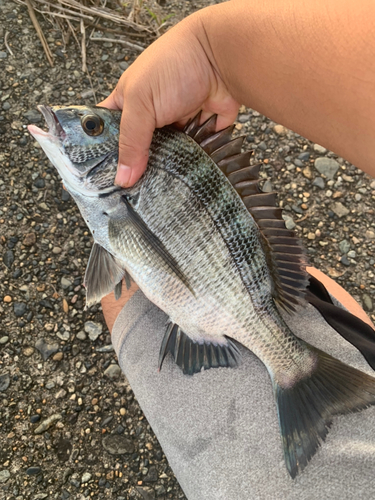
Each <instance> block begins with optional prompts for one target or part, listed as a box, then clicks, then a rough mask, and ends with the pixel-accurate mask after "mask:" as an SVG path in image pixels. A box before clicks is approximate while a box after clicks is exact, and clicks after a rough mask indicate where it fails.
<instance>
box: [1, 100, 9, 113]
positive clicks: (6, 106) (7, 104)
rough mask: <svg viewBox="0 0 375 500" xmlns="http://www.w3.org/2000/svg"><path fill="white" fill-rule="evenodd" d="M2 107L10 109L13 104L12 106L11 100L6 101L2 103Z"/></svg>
mask: <svg viewBox="0 0 375 500" xmlns="http://www.w3.org/2000/svg"><path fill="white" fill-rule="evenodd" d="M2 108H3V110H4V111H9V110H10V108H11V106H10V102H9V101H5V102H4V103H3V105H2Z"/></svg>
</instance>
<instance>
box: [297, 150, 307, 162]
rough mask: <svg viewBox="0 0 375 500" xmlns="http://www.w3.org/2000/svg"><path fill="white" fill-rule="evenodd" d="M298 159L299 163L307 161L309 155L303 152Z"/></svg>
mask: <svg viewBox="0 0 375 500" xmlns="http://www.w3.org/2000/svg"><path fill="white" fill-rule="evenodd" d="M298 159H299V160H301V161H307V160H309V159H310V153H309V152H308V151H304V152H303V153H301V154H299V155H298Z"/></svg>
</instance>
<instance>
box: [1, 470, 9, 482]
mask: <svg viewBox="0 0 375 500" xmlns="http://www.w3.org/2000/svg"><path fill="white" fill-rule="evenodd" d="M9 478H10V472H9V471H8V470H7V469H3V470H0V483H5V482H6V481H8V479H9Z"/></svg>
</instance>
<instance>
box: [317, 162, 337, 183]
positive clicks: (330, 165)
mask: <svg viewBox="0 0 375 500" xmlns="http://www.w3.org/2000/svg"><path fill="white" fill-rule="evenodd" d="M314 166H315V168H316V169H317V171H318V172H319V173H321V174H322V175H325V176H326V178H327V179H333V178H334V176H335V174H336V172H337V171H338V169H339V167H340V165H339V164H338V163H337V161H336V160H333V159H332V158H326V157H324V158H317V159H316V160H315V162H314Z"/></svg>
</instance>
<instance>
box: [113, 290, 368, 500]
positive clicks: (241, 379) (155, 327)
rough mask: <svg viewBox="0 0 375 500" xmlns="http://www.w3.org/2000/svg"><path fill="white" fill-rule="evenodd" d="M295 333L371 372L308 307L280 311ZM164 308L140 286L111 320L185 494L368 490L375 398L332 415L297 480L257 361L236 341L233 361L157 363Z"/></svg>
mask: <svg viewBox="0 0 375 500" xmlns="http://www.w3.org/2000/svg"><path fill="white" fill-rule="evenodd" d="M285 319H286V320H287V322H288V324H289V326H290V328H291V329H292V331H293V332H294V333H295V334H296V335H298V336H299V337H300V338H302V339H304V340H306V341H307V342H310V343H311V344H313V345H314V346H316V347H318V348H320V349H322V350H324V351H326V352H327V353H329V354H331V355H332V356H334V357H336V358H339V359H340V360H341V361H344V362H345V363H348V364H350V365H352V366H354V367H356V368H358V369H360V370H363V371H365V372H367V373H369V374H370V375H374V372H373V371H372V370H371V368H369V366H368V365H367V363H366V362H365V360H364V359H363V357H362V355H361V354H360V353H359V351H357V349H355V348H354V347H353V346H351V345H350V344H349V343H348V342H346V341H345V340H343V339H342V338H341V337H340V335H338V334H337V333H336V332H335V331H334V330H332V329H331V328H330V327H329V326H328V325H327V324H326V323H325V321H324V320H323V319H322V317H321V316H320V314H319V313H318V312H316V311H315V309H314V308H313V307H312V306H309V307H308V308H307V309H306V310H304V311H303V313H302V314H299V315H298V317H296V318H289V319H288V318H287V317H286V318H285ZM166 320H167V317H166V316H165V314H164V313H163V312H162V311H160V310H159V309H158V308H157V307H156V306H154V305H153V304H151V303H150V302H149V301H148V300H147V299H146V298H145V297H144V295H143V294H142V293H141V292H140V291H138V292H137V293H136V294H135V295H134V296H133V297H132V298H131V299H130V301H129V302H128V303H127V304H126V306H125V307H124V309H123V310H122V311H121V313H120V315H119V316H118V318H117V320H116V323H115V326H114V328H113V334H112V341H113V345H114V348H115V350H116V352H117V355H118V358H119V363H120V366H121V368H122V370H123V371H124V373H125V375H126V376H127V378H128V380H129V383H130V385H131V387H132V389H133V391H134V393H135V396H136V398H137V399H138V401H139V404H140V405H141V407H142V409H143V411H144V413H145V415H146V418H147V420H148V422H149V423H150V425H151V427H152V428H153V431H154V432H155V435H156V436H157V438H158V439H159V442H160V444H161V446H162V448H163V451H164V453H165V455H166V457H167V458H168V461H169V464H170V466H171V467H172V469H173V471H174V473H175V475H176V477H177V479H178V481H179V482H180V484H181V487H182V489H183V490H184V492H185V494H186V496H187V498H188V499H189V500H250V499H256V500H262V499H267V500H268V499H270V500H271V499H272V500H275V499H282V500H284V499H288V500H289V499H290V500H292V499H295V500H297V499H298V500H305V499H306V500H307V499H309V500H310V499H311V500H312V499H316V500H318V499H319V500H321V499H337V500H345V499H348V500H352V499H354V498H357V499H370V498H375V407H371V408H369V409H367V410H364V411H362V412H360V413H356V414H352V415H346V416H342V417H337V418H335V419H334V422H333V425H332V428H331V431H330V432H329V434H328V437H327V440H326V442H325V443H324V444H323V445H322V447H321V449H320V450H318V452H317V454H316V455H315V456H314V457H313V459H312V460H311V462H310V464H309V465H308V466H307V468H306V469H305V470H304V471H303V472H302V474H301V475H300V476H298V477H297V479H295V480H294V481H293V480H292V479H290V477H289V475H288V473H287V470H286V467H285V463H284V458H283V452H282V447H281V440H280V436H279V429H278V422H277V414H276V405H275V402H274V399H273V394H272V387H271V381H270V378H269V375H268V373H267V371H266V368H265V367H264V365H263V364H262V363H261V362H260V361H259V360H258V358H256V356H255V355H253V354H252V353H251V352H249V351H248V350H247V349H245V348H242V349H241V353H242V356H243V362H242V364H241V366H240V367H239V368H236V369H228V368H218V369H211V370H208V371H206V372H201V373H199V374H196V375H194V376H192V377H189V376H186V375H183V373H182V371H181V370H180V369H179V368H178V367H177V366H176V365H175V363H174V362H173V360H172V358H171V356H167V358H166V359H165V361H164V364H163V368H162V370H161V372H160V373H158V372H157V363H158V355H159V349H160V344H161V341H162V338H163V335H164V332H165V324H166Z"/></svg>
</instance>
